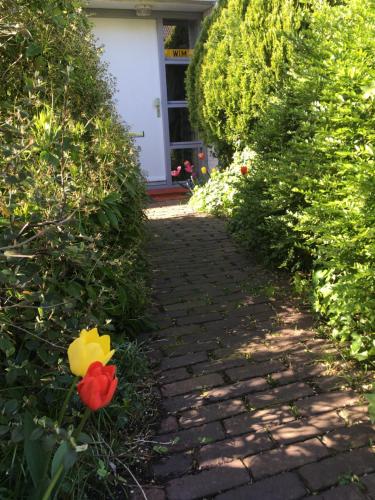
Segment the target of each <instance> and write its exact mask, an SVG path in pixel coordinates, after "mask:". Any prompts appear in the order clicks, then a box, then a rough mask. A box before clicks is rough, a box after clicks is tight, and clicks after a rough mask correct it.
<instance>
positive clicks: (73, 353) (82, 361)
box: [68, 328, 115, 377]
mask: <svg viewBox="0 0 375 500" xmlns="http://www.w3.org/2000/svg"><path fill="white" fill-rule="evenodd" d="M114 352H115V351H114V349H113V350H112V351H111V339H110V337H109V335H102V336H101V337H100V336H99V333H98V329H97V328H93V329H92V330H82V331H81V333H80V334H79V337H78V338H77V339H75V340H73V342H72V343H71V344H70V346H69V348H68V358H69V365H70V370H71V371H72V373H74V375H77V376H79V377H84V376H85V375H86V372H87V370H88V368H89V366H90V365H91V363H93V362H94V361H100V362H101V363H103V365H106V364H107V363H108V361H109V360H110V359H111V358H112V356H113V354H114Z"/></svg>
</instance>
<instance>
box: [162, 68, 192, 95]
mask: <svg viewBox="0 0 375 500" xmlns="http://www.w3.org/2000/svg"><path fill="white" fill-rule="evenodd" d="M186 69H187V65H186V64H167V66H166V71H167V99H168V101H185V100H186V92H185V74H186Z"/></svg>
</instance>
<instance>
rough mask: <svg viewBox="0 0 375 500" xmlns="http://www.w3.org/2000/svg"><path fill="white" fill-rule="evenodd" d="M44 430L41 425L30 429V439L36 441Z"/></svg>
mask: <svg viewBox="0 0 375 500" xmlns="http://www.w3.org/2000/svg"><path fill="white" fill-rule="evenodd" d="M43 433H44V430H43V429H42V428H41V427H37V428H36V429H34V430H33V431H32V433H31V434H30V440H31V441H37V440H38V439H40V438H41V437H42V436H43Z"/></svg>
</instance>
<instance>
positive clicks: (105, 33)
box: [93, 18, 166, 182]
mask: <svg viewBox="0 0 375 500" xmlns="http://www.w3.org/2000/svg"><path fill="white" fill-rule="evenodd" d="M93 22H94V34H95V36H96V37H97V38H98V44H99V45H104V54H103V59H104V61H106V62H107V63H108V67H109V72H110V73H111V74H112V75H113V76H114V77H115V78H116V89H117V94H116V95H115V102H116V107H117V110H118V112H119V114H120V116H121V117H122V118H123V119H124V121H125V122H126V124H127V125H128V126H129V128H130V132H131V133H133V134H134V136H135V137H136V139H135V141H136V143H137V145H138V146H139V147H140V161H141V166H142V170H143V171H144V173H145V175H146V177H147V180H148V181H149V182H156V181H165V180H166V158H165V147H164V144H165V142H164V129H163V118H162V113H161V111H160V102H161V85H160V66H159V51H158V39H157V27H156V20H154V19H126V18H116V19H112V18H93ZM158 105H159V107H158ZM142 134H143V136H142Z"/></svg>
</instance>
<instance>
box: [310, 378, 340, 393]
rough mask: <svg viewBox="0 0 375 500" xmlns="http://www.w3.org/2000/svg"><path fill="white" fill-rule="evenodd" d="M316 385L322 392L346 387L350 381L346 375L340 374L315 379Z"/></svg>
mask: <svg viewBox="0 0 375 500" xmlns="http://www.w3.org/2000/svg"><path fill="white" fill-rule="evenodd" d="M315 383H316V385H317V386H318V387H319V390H320V391H322V392H326V391H333V390H337V389H344V388H345V387H347V386H348V382H347V381H346V379H345V378H344V377H339V376H324V377H319V378H318V379H316V380H315Z"/></svg>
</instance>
